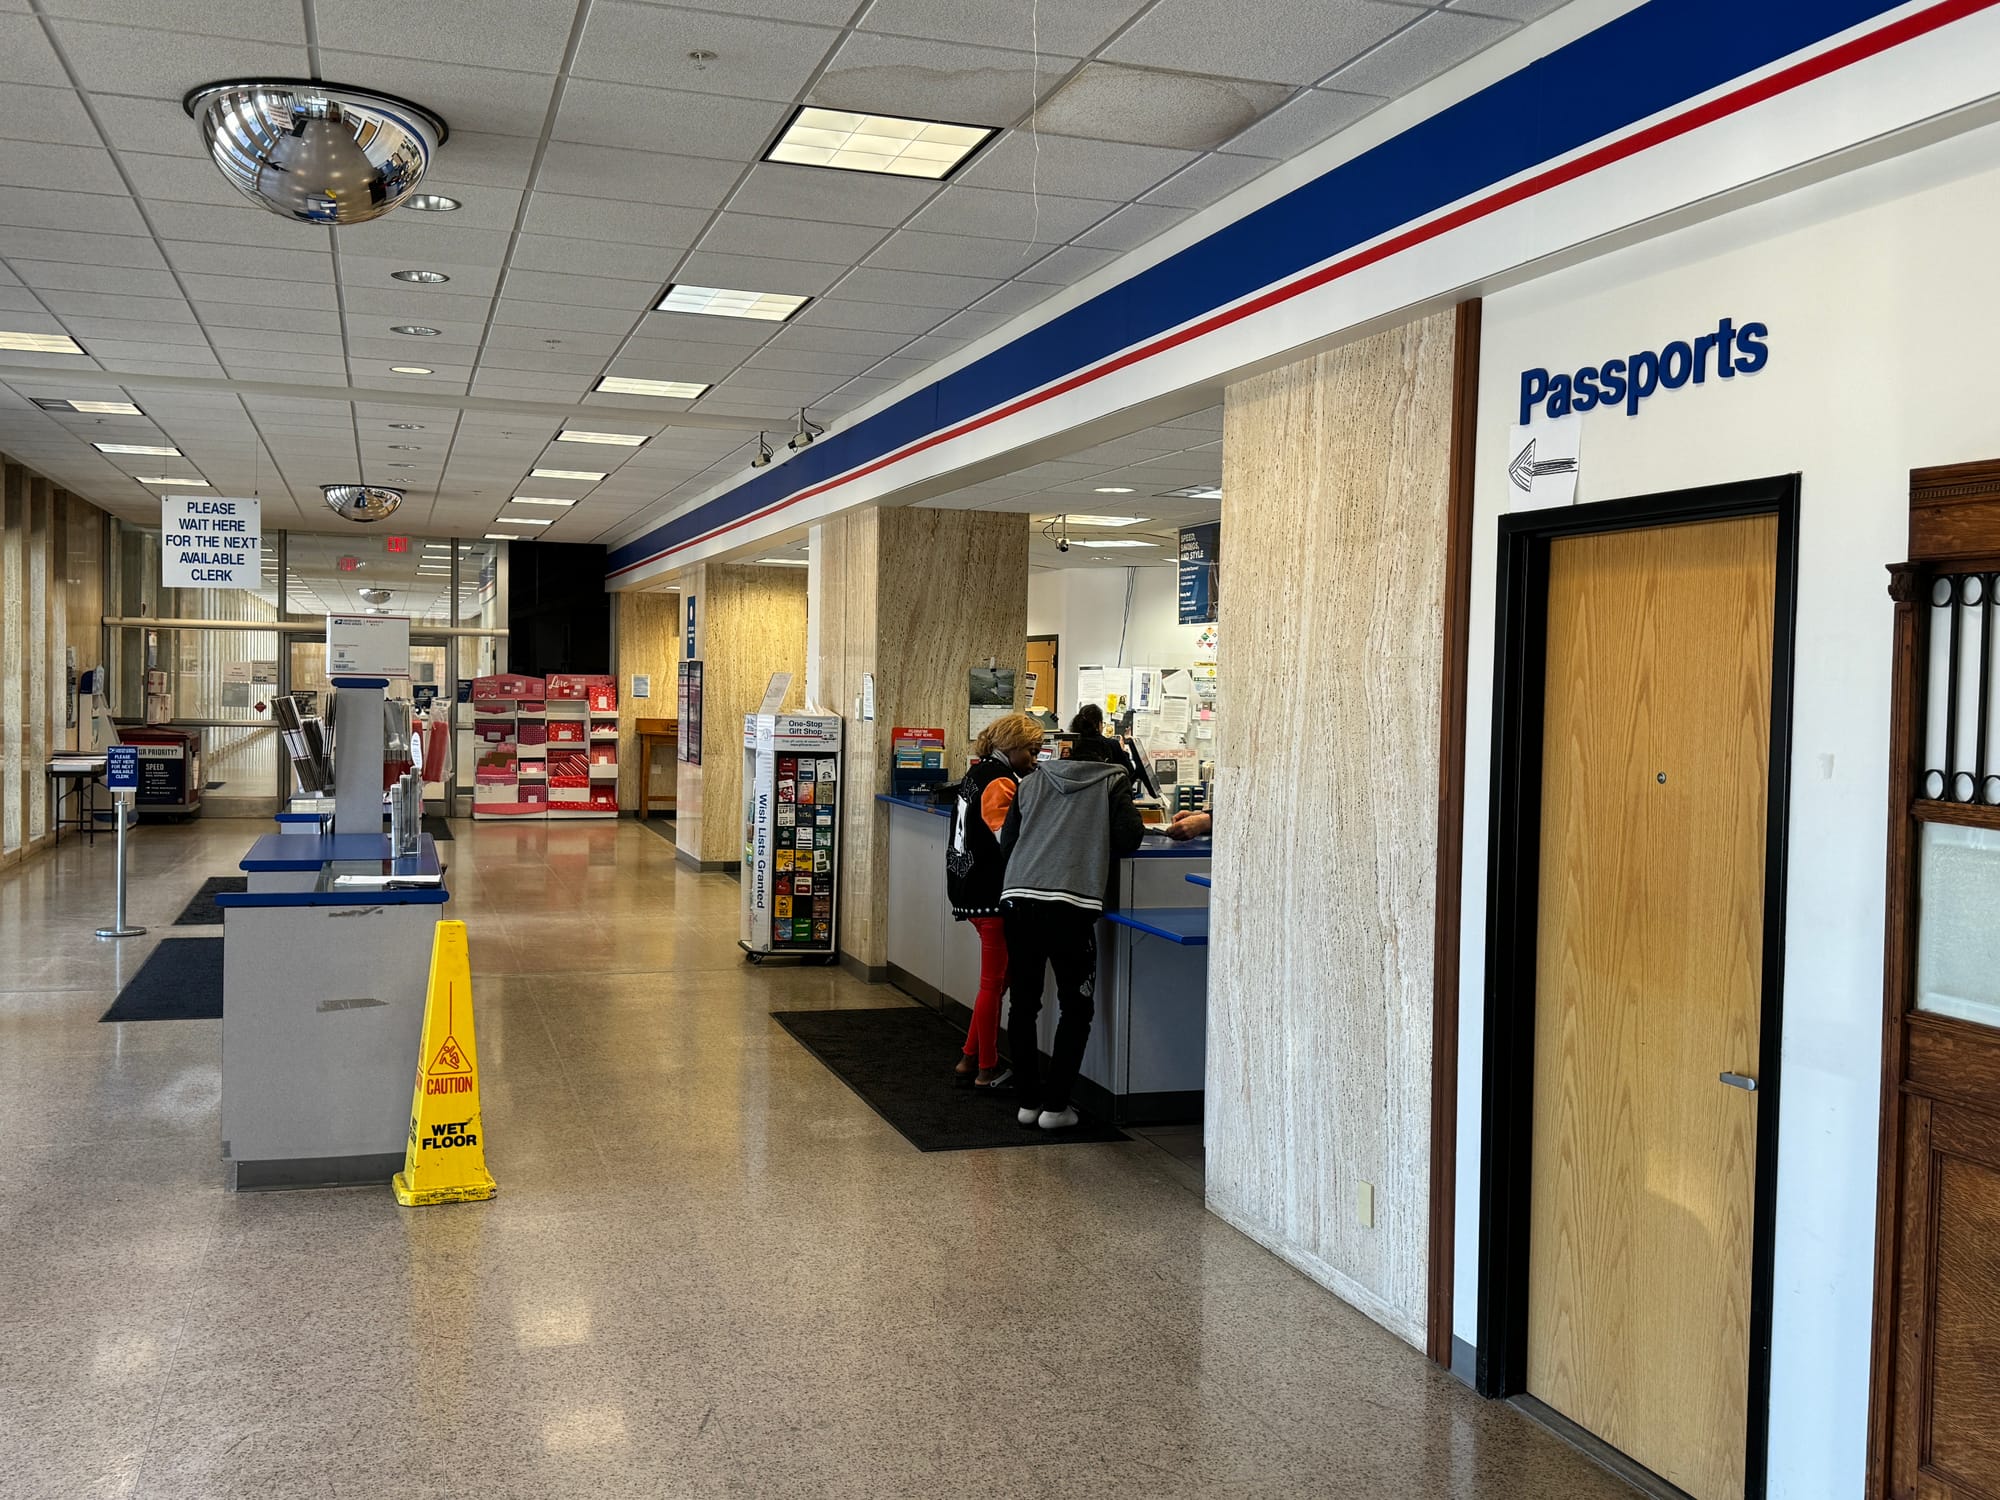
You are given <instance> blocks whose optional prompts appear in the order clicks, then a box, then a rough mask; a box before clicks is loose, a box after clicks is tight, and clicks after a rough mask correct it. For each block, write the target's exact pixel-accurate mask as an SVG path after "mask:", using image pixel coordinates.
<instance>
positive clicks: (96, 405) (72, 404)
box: [30, 396, 146, 417]
mask: <svg viewBox="0 0 2000 1500" xmlns="http://www.w3.org/2000/svg"><path fill="white" fill-rule="evenodd" d="M30 399H31V400H33V402H34V403H35V405H37V406H39V407H40V408H41V409H42V410H43V411H80V412H82V413H84V414H85V415H86V416H92V417H143V416H145V415H146V414H145V413H144V412H142V411H140V410H139V408H138V407H136V406H134V405H133V404H132V403H131V402H130V401H71V400H69V399H67V398H66V397H61V396H34V397H31V398H30Z"/></svg>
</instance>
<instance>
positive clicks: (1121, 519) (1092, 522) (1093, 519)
mask: <svg viewBox="0 0 2000 1500" xmlns="http://www.w3.org/2000/svg"><path fill="white" fill-rule="evenodd" d="M1049 519H1050V520H1051V521H1053V520H1057V519H1065V520H1067V521H1068V522H1069V524H1070V525H1072V526H1136V525H1138V524H1139V523H1140V522H1141V521H1144V520H1146V519H1148V518H1147V517H1145V516H1076V515H1072V516H1067V517H1061V518H1058V517H1056V516H1050V517H1049Z"/></svg>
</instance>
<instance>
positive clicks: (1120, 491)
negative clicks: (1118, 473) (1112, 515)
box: [1091, 484, 1132, 495]
mask: <svg viewBox="0 0 2000 1500" xmlns="http://www.w3.org/2000/svg"><path fill="white" fill-rule="evenodd" d="M1091 493H1092V494H1097V495H1129V494H1131V493H1132V486H1131V485H1129V484H1100V485H1099V486H1098V487H1097V488H1096V489H1095V490H1093V491H1092V492H1091Z"/></svg>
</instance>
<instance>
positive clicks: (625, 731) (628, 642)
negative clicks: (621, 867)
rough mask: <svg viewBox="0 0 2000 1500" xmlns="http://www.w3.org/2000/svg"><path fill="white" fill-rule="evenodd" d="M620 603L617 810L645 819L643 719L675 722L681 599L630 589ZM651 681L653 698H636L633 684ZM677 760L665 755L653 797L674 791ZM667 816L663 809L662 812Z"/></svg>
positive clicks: (655, 771)
mask: <svg viewBox="0 0 2000 1500" xmlns="http://www.w3.org/2000/svg"><path fill="white" fill-rule="evenodd" d="M612 597H613V598H614V599H616V600H617V610H618V615H617V630H618V634H617V640H618V805H619V806H620V807H622V808H624V809H625V810H626V811H627V812H637V813H641V814H643V813H644V812H645V809H644V808H642V807H640V806H639V720H641V719H671V718H673V717H674V713H675V701H674V687H675V674H676V672H677V671H678V669H679V667H680V660H681V642H682V639H683V635H682V630H683V622H684V620H685V618H686V617H685V616H684V615H683V614H682V613H681V596H680V595H679V594H669V593H654V592H648V591H639V590H630V591H627V592H625V593H622V594H616V595H613V596H612ZM635 676H637V677H650V678H651V679H652V681H651V683H650V684H649V685H648V686H649V689H650V691H651V693H652V696H651V697H650V698H634V697H633V696H632V679H633V678H634V677H635ZM674 780H675V772H674V761H673V758H672V756H671V755H670V754H669V753H668V752H667V751H664V750H663V751H661V752H660V755H659V764H658V765H656V766H655V767H654V769H653V793H654V795H655V796H660V795H663V794H665V793H666V792H668V791H671V790H672V789H673V786H674ZM661 811H662V812H664V811H665V809H664V808H662V809H661Z"/></svg>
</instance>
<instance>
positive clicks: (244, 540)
mask: <svg viewBox="0 0 2000 1500" xmlns="http://www.w3.org/2000/svg"><path fill="white" fill-rule="evenodd" d="M262 513H263V505H262V502H260V501H257V500H226V499H223V498H221V497H220V496H211V497H208V498H200V497H193V496H187V495H162V496H161V497H160V584H161V586H162V587H164V588H170V589H254V588H256V587H257V586H258V585H259V584H260V583H261V582H262V581H263V577H262V573H263V559H264V535H263V526H264V523H263V514H262Z"/></svg>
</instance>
